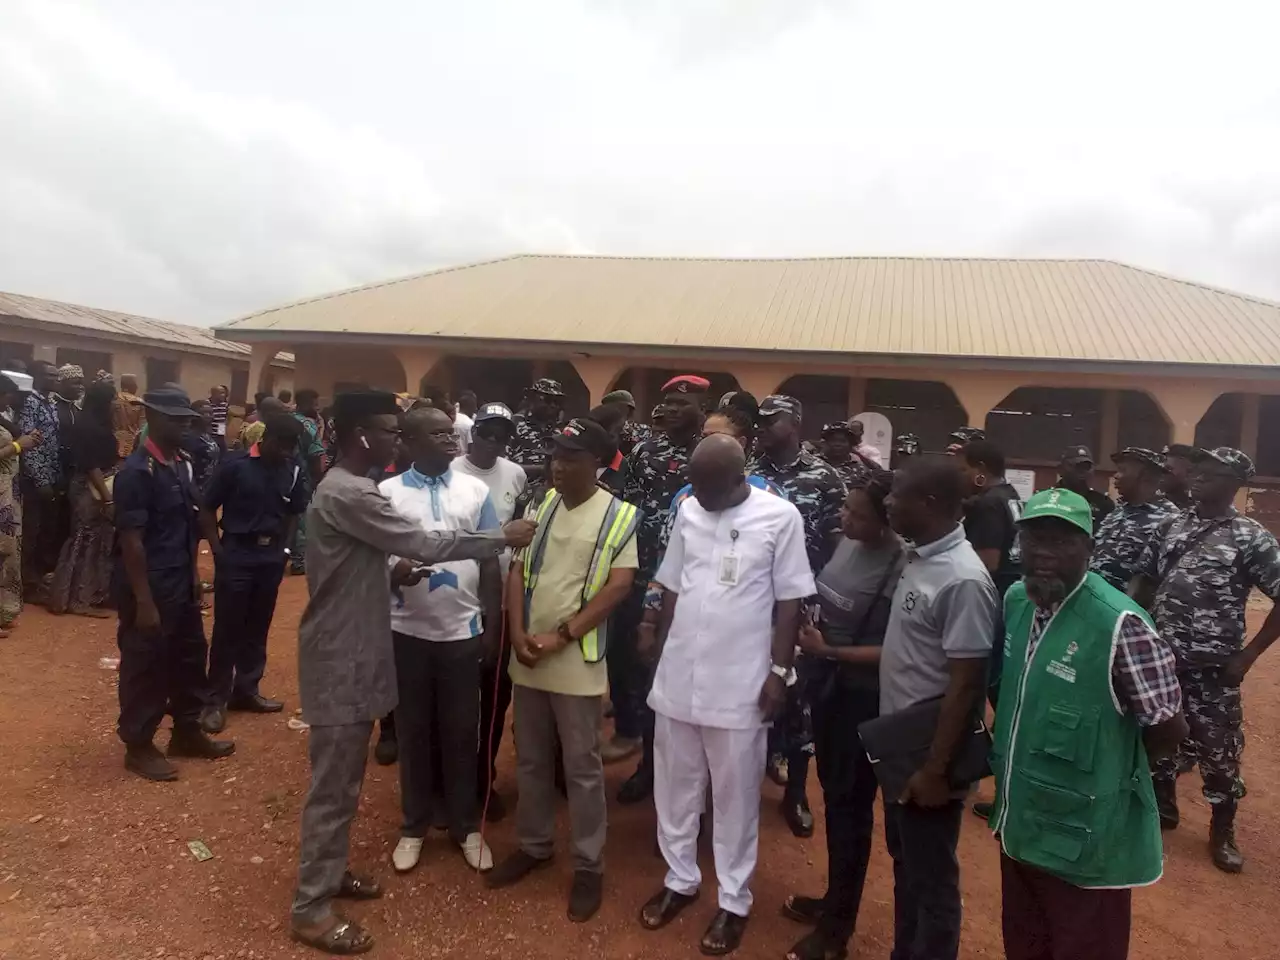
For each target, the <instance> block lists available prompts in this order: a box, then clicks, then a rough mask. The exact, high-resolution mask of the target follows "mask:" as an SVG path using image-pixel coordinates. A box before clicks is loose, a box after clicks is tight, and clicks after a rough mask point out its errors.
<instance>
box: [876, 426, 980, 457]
mask: <svg viewBox="0 0 1280 960" xmlns="http://www.w3.org/2000/svg"><path fill="white" fill-rule="evenodd" d="M904 437H912V439H914V438H915V435H914V434H910V433H908V434H904ZM902 439H903V438H901V437H900V438H899V440H898V443H899V444H901V443H902ZM985 439H987V431H985V430H983V429H982V428H981V427H956V429H954V430H952V431H951V432H950V433H949V434H947V453H949V454H951V455H952V456H954V455H956V454H958V453H959V452H960V451H961V450H963V449H964V446H965V444H966V443H972V442H973V441H974V440H985ZM919 442H920V441H919V440H917V441H916V444H917V446H918V445H919Z"/></svg>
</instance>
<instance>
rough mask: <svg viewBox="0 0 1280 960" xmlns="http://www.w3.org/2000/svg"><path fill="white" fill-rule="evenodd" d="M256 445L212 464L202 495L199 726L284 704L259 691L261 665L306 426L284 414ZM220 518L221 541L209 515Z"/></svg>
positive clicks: (296, 496)
mask: <svg viewBox="0 0 1280 960" xmlns="http://www.w3.org/2000/svg"><path fill="white" fill-rule="evenodd" d="M265 425H266V431H265V432H264V433H263V435H262V440H261V441H260V442H258V443H256V444H254V445H253V446H252V447H250V448H249V449H248V450H236V451H233V452H231V453H229V454H228V455H227V458H226V459H225V460H224V461H223V462H222V463H221V464H219V465H218V468H217V470H216V471H215V472H214V475H213V479H212V480H211V481H210V483H209V487H208V489H207V490H206V491H205V494H204V507H205V509H204V510H203V511H202V512H201V522H202V525H203V527H204V532H205V539H206V540H208V541H209V546H210V548H211V549H212V550H213V556H214V563H215V564H216V569H217V577H216V578H215V579H214V604H215V606H214V612H215V618H214V621H213V641H212V643H211V644H210V648H209V703H208V706H207V707H206V708H205V711H204V715H203V716H202V717H201V725H202V726H203V727H204V729H205V730H206V731H208V732H209V733H219V732H221V731H222V729H223V728H224V727H225V726H226V723H227V710H228V709H230V710H241V711H245V712H247V713H279V712H280V711H281V710H283V709H284V704H283V703H281V702H280V701H278V700H270V699H268V698H266V697H264V696H262V694H261V693H260V692H259V690H258V684H259V682H260V681H261V680H262V674H263V672H264V671H265V670H266V666H267V631H268V630H269V629H270V628H271V618H272V617H273V616H274V615H275V610H276V597H277V595H278V593H279V591H280V581H281V579H282V578H283V576H284V565H285V560H286V557H287V554H288V551H287V550H286V548H285V545H286V544H288V543H289V542H290V541H291V537H292V535H293V532H294V528H295V527H296V526H297V523H298V517H299V516H300V515H301V514H302V512H303V511H304V510H306V508H307V500H308V499H309V497H308V491H309V490H310V487H309V485H308V484H307V478H306V477H305V476H303V469H304V468H303V466H302V464H301V463H300V461H299V460H298V457H297V452H298V447H299V444H300V443H301V442H302V437H303V431H304V429H305V427H304V426H303V424H302V423H300V422H299V421H298V420H297V419H296V418H295V417H292V416H290V415H289V414H287V413H277V414H271V415H270V416H268V417H267V418H266V420H265ZM218 510H221V511H222V522H221V528H222V533H221V536H219V534H218V525H217V521H215V519H214V516H215V515H216V513H217V511H218Z"/></svg>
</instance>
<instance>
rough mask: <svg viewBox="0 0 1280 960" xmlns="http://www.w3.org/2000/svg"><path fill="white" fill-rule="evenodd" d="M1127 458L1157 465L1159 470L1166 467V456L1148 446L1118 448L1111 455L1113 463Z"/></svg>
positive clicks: (1153, 465)
mask: <svg viewBox="0 0 1280 960" xmlns="http://www.w3.org/2000/svg"><path fill="white" fill-rule="evenodd" d="M1125 460H1133V461H1135V462H1137V463H1145V464H1148V465H1150V466H1152V467H1155V468H1156V469H1157V470H1163V469H1164V468H1165V467H1164V457H1162V456H1161V455H1160V454H1158V453H1156V452H1155V451H1154V450H1148V449H1147V448H1146V447H1125V448H1124V449H1123V450H1117V451H1116V452H1115V453H1113V454H1112V455H1111V461H1112V463H1121V462H1123V461H1125Z"/></svg>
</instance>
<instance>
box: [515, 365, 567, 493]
mask: <svg viewBox="0 0 1280 960" xmlns="http://www.w3.org/2000/svg"><path fill="white" fill-rule="evenodd" d="M525 403H526V404H527V406H528V410H527V412H524V413H517V414H516V415H515V423H516V436H515V440H514V441H513V442H512V444H511V450H510V452H509V453H508V454H507V456H508V457H509V458H510V459H511V460H513V461H514V462H516V463H518V464H520V466H522V467H524V472H525V473H526V474H527V475H528V477H529V480H530V481H532V482H534V483H541V482H542V481H544V480H545V479H546V473H547V464H548V463H550V462H551V452H550V451H551V439H552V438H553V437H554V436H555V435H556V433H557V432H558V430H557V428H558V427H559V424H560V412H561V409H562V407H563V406H564V388H563V387H561V386H560V382H559V381H558V380H550V379H548V378H546V377H544V378H542V379H541V380H535V381H534V382H533V386H531V387H530V388H529V389H528V390H526V391H525Z"/></svg>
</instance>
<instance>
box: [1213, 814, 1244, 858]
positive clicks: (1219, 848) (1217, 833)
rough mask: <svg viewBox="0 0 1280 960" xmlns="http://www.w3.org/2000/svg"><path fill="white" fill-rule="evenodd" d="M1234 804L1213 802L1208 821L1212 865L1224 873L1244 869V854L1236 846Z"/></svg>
mask: <svg viewBox="0 0 1280 960" xmlns="http://www.w3.org/2000/svg"><path fill="white" fill-rule="evenodd" d="M1235 824H1236V805H1235V803H1233V802H1231V801H1227V802H1226V803H1215V804H1213V817H1212V819H1211V820H1210V822H1209V855H1210V856H1211V857H1212V858H1213V865H1214V866H1215V867H1217V868H1218V869H1219V870H1221V871H1223V872H1224V873H1239V872H1240V871H1241V870H1243V869H1244V856H1243V855H1242V854H1241V853H1240V848H1239V847H1237V846H1236V826H1235Z"/></svg>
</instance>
